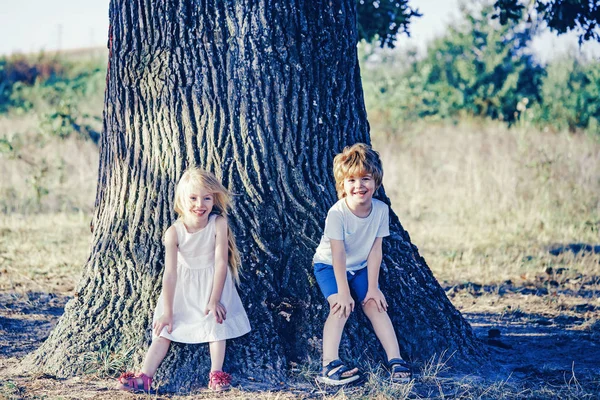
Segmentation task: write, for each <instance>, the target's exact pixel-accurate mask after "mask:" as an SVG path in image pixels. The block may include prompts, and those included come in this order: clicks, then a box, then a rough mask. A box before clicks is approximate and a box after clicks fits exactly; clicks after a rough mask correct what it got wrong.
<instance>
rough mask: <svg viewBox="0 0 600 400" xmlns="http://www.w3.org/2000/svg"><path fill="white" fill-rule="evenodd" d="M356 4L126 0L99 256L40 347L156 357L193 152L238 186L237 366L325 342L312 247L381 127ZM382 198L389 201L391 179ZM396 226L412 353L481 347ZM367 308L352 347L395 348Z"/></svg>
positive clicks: (247, 371) (387, 247) (112, 74)
mask: <svg viewBox="0 0 600 400" xmlns="http://www.w3.org/2000/svg"><path fill="white" fill-rule="evenodd" d="M356 20H357V17H356V4H355V1H354V0H345V1H341V0H340V1H319V0H309V1H289V0H286V1H268V0H258V1H249V0H238V1H222V0H206V1H199V0H168V1H167V0H162V1H156V0H155V1H150V0H127V1H124V0H113V1H111V4H110V21H111V25H110V32H109V50H110V51H109V53H110V54H109V66H108V74H107V89H106V96H105V108H104V130H103V134H102V137H101V143H100V169H99V178H98V187H97V197H96V208H95V212H94V216H93V222H92V225H93V238H92V244H91V251H90V257H89V259H88V261H87V263H86V265H85V267H84V269H83V273H82V277H81V281H80V283H79V285H78V288H77V293H76V294H75V297H74V298H73V299H72V300H71V301H70V302H69V303H68V304H67V306H66V307H65V313H64V315H63V316H62V318H61V319H60V321H59V323H58V325H57V327H56V328H55V329H54V331H53V332H52V334H51V335H50V337H49V338H48V339H47V340H46V342H45V343H44V344H43V345H42V346H41V347H40V348H39V349H38V351H37V352H36V353H35V354H33V355H31V356H30V357H29V358H28V359H27V360H26V361H25V362H26V363H29V364H30V365H35V366H36V368H38V369H40V370H42V371H45V372H47V373H51V374H54V375H57V376H68V375H72V374H77V373H81V372H83V371H85V369H86V362H88V361H86V360H89V354H90V353H93V352H98V351H100V350H103V351H105V352H106V351H110V352H114V353H126V352H127V350H128V349H130V348H135V349H137V351H136V353H135V356H134V357H133V358H132V360H131V362H130V364H131V365H130V367H132V368H135V367H136V366H137V365H139V362H140V359H141V356H142V355H143V353H144V352H145V350H146V348H147V344H148V340H149V338H150V330H149V328H150V316H151V313H152V310H153V309H154V305H155V302H156V299H157V297H158V294H159V291H160V285H161V279H160V277H161V273H162V270H163V244H162V235H163V232H164V231H165V229H166V228H167V227H168V226H169V225H170V224H171V223H172V222H173V221H174V219H175V214H174V212H173V193H174V187H175V183H176V181H177V179H178V178H179V176H180V175H181V173H182V171H183V170H184V169H185V168H186V167H187V166H190V165H197V166H200V167H202V168H206V169H208V170H210V171H213V172H214V173H215V174H216V175H217V177H218V178H219V179H221V180H222V181H223V183H224V184H225V186H227V187H228V188H230V190H231V191H232V192H233V193H235V194H236V196H235V208H234V211H233V214H232V216H231V218H230V220H231V223H232V224H233V228H234V231H235V233H236V235H237V240H238V245H239V247H240V249H241V253H242V261H243V266H244V275H243V277H242V283H241V286H240V289H239V291H240V294H241V297H242V300H243V302H244V304H245V306H246V308H247V311H248V314H249V317H250V321H251V324H252V326H253V331H252V332H251V333H250V334H248V335H246V336H245V337H243V338H240V339H236V340H233V341H231V342H229V345H228V346H229V348H228V352H227V356H226V362H225V363H226V365H225V366H226V368H227V369H228V370H229V371H232V372H234V373H235V374H238V376H242V377H246V376H252V377H254V378H256V379H262V380H265V381H268V382H274V381H278V380H280V379H282V378H283V377H284V375H285V374H286V370H287V369H288V367H289V366H290V365H292V364H293V363H306V362H308V360H309V359H313V360H315V359H318V358H319V354H320V344H319V339H320V337H321V329H322V324H323V322H324V320H325V317H326V314H327V312H328V310H327V307H326V303H325V301H324V299H323V298H322V295H321V294H320V292H319V290H318V288H317V287H316V284H315V280H314V277H313V275H312V267H311V258H312V254H313V251H314V249H315V247H316V245H317V243H318V240H319V238H320V234H321V232H322V227H323V223H324V218H325V215H326V213H327V210H328V208H329V207H330V206H331V205H332V204H333V203H334V202H335V201H336V191H335V187H334V180H333V176H332V172H331V166H332V160H333V157H334V155H335V154H336V153H337V152H339V151H340V150H341V149H342V148H343V147H344V146H346V145H349V144H352V143H355V142H366V143H369V142H370V140H369V127H368V123H367V116H366V112H365V106H364V101H363V93H362V88H361V81H360V70H359V65H358V59H357V47H356V44H357V39H358V33H357V25H356ZM407 173H408V172H407ZM378 197H379V198H381V199H383V200H384V201H385V202H387V203H389V199H388V198H387V197H386V195H385V192H384V190H383V189H380V191H379V193H378ZM398 201H402V199H398ZM390 228H391V236H390V237H389V238H388V239H386V240H385V241H384V252H385V255H384V262H383V265H382V270H383V271H382V273H381V286H382V289H383V291H384V293H386V294H387V297H388V302H389V304H390V315H391V318H392V320H393V322H394V326H395V327H396V329H397V333H398V337H399V340H400V344H401V348H402V353H403V355H404V356H405V357H406V358H408V359H411V360H414V361H416V362H418V361H423V360H427V359H429V358H430V357H432V356H434V355H436V354H437V355H440V354H442V353H443V352H444V351H447V354H453V360H454V361H455V362H456V363H458V364H469V363H472V362H476V361H478V360H480V359H481V358H482V356H481V355H482V352H481V349H480V347H479V341H478V340H477V339H476V338H475V337H474V335H473V332H472V330H471V327H470V326H469V324H468V323H467V322H465V320H464V319H463V317H462V316H461V315H460V313H459V312H458V311H456V309H455V308H454V307H453V306H452V304H451V303H450V301H449V300H448V299H447V297H446V296H445V293H444V291H443V290H442V288H441V287H440V286H439V284H438V283H437V281H436V280H435V278H434V277H433V275H432V273H431V271H430V269H429V268H428V267H427V264H426V263H425V260H424V259H423V258H422V257H421V256H420V255H419V252H418V250H417V247H416V246H414V245H413V244H412V243H411V241H410V237H409V235H408V233H407V232H406V231H405V230H404V229H403V228H402V226H401V224H400V222H399V220H398V218H397V216H396V215H394V214H393V212H392V213H391V227H390ZM356 314H357V315H356V316H355V317H353V318H351V319H350V321H349V324H348V327H347V329H346V334H345V339H344V342H343V343H344V345H343V349H342V350H343V352H344V353H345V354H347V355H348V356H349V357H353V358H355V359H357V360H360V359H368V358H375V359H377V357H379V356H381V354H382V350H381V349H380V346H379V344H378V342H377V340H376V339H375V337H374V334H373V333H372V331H371V329H369V325H368V322H366V320H365V318H364V316H363V315H361V313H360V312H357V313H356ZM86 355H87V356H86ZM208 360H209V356H208V350H207V347H206V346H202V345H178V344H174V345H173V346H172V348H171V351H170V352H169V353H168V355H167V358H166V359H165V361H164V362H163V364H162V365H161V367H160V369H159V373H158V377H157V378H158V380H159V381H162V383H163V388H164V389H165V390H169V389H179V390H187V389H189V388H192V387H195V386H198V385H205V382H206V375H207V373H208V369H209V362H208Z"/></svg>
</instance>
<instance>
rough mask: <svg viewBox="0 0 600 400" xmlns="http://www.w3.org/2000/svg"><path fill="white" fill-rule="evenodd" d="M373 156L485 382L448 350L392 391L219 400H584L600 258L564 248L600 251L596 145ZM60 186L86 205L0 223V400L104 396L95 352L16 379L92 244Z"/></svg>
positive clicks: (522, 136) (429, 145) (463, 131)
mask: <svg viewBox="0 0 600 400" xmlns="http://www.w3.org/2000/svg"><path fill="white" fill-rule="evenodd" d="M373 131H374V132H377V124H376V123H374V124H373ZM49 145H50V144H49ZM64 146H80V147H79V148H80V149H83V150H82V151H86V152H88V154H83V155H81V156H80V159H78V160H77V163H78V165H77V170H78V171H88V172H87V173H88V174H93V173H92V172H89V171H95V168H96V166H95V165H94V164H95V163H96V162H97V161H96V160H97V155H96V154H95V152H96V150H95V147H93V146H86V145H85V144H84V145H81V143H78V142H77V139H70V140H68V141H67V142H66V143H65V144H64ZM374 147H375V148H376V149H380V150H381V154H382V158H383V161H384V164H385V165H384V167H385V178H384V185H385V188H386V193H387V195H388V196H389V197H390V198H391V200H392V207H393V209H394V211H395V212H396V213H397V214H398V215H399V217H400V220H401V221H402V223H403V226H404V227H405V229H407V230H408V231H409V233H410V234H411V239H412V241H413V242H414V243H415V244H416V245H417V246H418V247H419V249H420V251H421V253H422V254H423V255H424V257H425V259H426V260H427V261H428V264H429V266H430V267H431V269H432V270H433V271H434V274H435V276H436V277H437V278H438V280H439V281H440V283H442V285H443V287H444V288H445V289H446V292H447V294H448V296H449V297H450V299H451V300H452V302H453V303H454V304H455V306H456V307H458V308H459V309H460V310H461V311H462V312H463V314H464V315H465V316H466V317H467V318H468V320H469V321H470V322H471V324H472V325H473V328H474V329H475V331H476V333H477V335H478V336H479V337H481V338H482V339H483V340H484V341H486V343H487V344H488V345H489V347H490V349H491V351H492V362H491V363H490V365H489V366H488V367H486V368H489V371H490V372H486V373H481V374H473V375H472V376H455V375H453V374H452V372H451V371H446V370H445V367H444V362H445V361H447V358H448V357H451V355H444V356H442V357H440V359H438V360H432V363H431V365H429V366H428V367H427V368H426V369H425V370H423V371H421V377H420V378H419V379H417V380H416V381H415V382H413V383H411V384H409V385H404V386H401V387H394V386H391V385H389V384H387V383H386V382H385V381H384V380H383V379H382V378H381V376H379V375H377V374H376V372H377V371H372V374H371V378H370V380H369V381H368V382H367V384H366V385H365V386H364V387H362V388H347V389H345V390H342V391H340V392H337V393H336V392H327V391H321V390H320V389H319V388H317V387H313V386H312V385H311V384H309V382H310V375H311V374H314V371H304V372H303V373H302V374H298V375H297V376H294V378H295V379H294V380H293V381H294V382H296V383H294V384H293V385H291V386H290V387H289V388H288V390H284V391H269V390H266V391H265V389H264V388H256V389H255V391H251V392H247V391H244V390H241V389H239V390H238V389H236V390H234V391H232V392H231V393H229V394H228V395H225V396H219V397H225V398H257V397H260V398H267V399H276V398H321V397H327V398H340V399H343V398H370V397H377V398H398V397H399V398H456V397H458V398H573V399H575V398H578V399H579V398H596V396H597V393H599V392H600V367H599V366H598V361H597V360H600V345H599V344H598V343H599V339H600V296H599V294H600V254H598V253H597V252H596V253H594V251H593V250H594V248H593V247H592V248H591V249H589V248H588V249H586V248H585V246H581V245H579V246H578V245H576V244H591V245H598V242H599V233H598V232H599V230H600V212H599V211H600V208H599V207H600V203H599V201H600V199H599V194H600V172H599V171H600V143H599V142H598V140H597V139H595V138H592V137H588V136H586V135H583V134H578V135H572V134H555V133H544V132H539V131H535V130H530V129H526V128H519V129H510V130H509V129H507V128H505V127H504V125H501V124H499V123H492V122H478V121H467V122H463V123H461V124H458V125H443V124H441V125H431V124H430V125H422V126H412V127H410V128H408V129H406V130H405V131H401V132H400V131H399V132H394V133H393V134H392V135H387V136H384V135H377V134H376V133H375V134H374ZM3 162H4V163H5V165H4V166H3V167H5V168H7V164H6V161H3ZM48 162H50V161H48ZM19 173H21V171H19V170H17V169H15V170H13V179H17V178H20V179H22V178H23V177H19V176H18V175H19ZM15 175H16V176H15ZM22 180H24V179H22ZM57 182H58V181H57ZM59 186H60V185H59ZM59 186H57V187H56V188H54V191H55V192H61V193H62V192H64V193H67V194H72V195H73V196H80V197H81V198H85V200H82V199H78V200H77V199H75V197H74V199H73V203H77V204H83V202H84V201H85V202H88V209H87V210H88V211H78V212H68V211H62V212H42V213H15V212H13V213H6V214H1V215H0V232H2V235H1V239H0V298H1V299H2V301H1V304H2V308H0V321H1V322H2V323H1V326H2V328H1V330H2V336H1V337H0V366H1V370H2V372H1V373H0V396H2V397H4V398H105V399H109V398H114V397H115V396H116V394H115V393H114V392H113V391H111V390H110V388H111V387H112V386H113V377H112V376H111V375H113V374H114V370H115V369H117V368H118V366H119V364H118V362H119V360H115V359H111V357H110V355H108V354H106V355H102V354H99V355H98V359H97V360H96V362H95V364H94V365H95V366H96V368H92V369H91V370H90V374H89V375H86V376H81V377H76V378H72V379H69V380H66V381H62V380H57V379H53V377H51V376H35V375H33V376H32V375H28V374H27V373H26V372H18V360H19V358H21V357H23V356H24V355H25V354H27V353H28V352H30V351H32V350H34V349H35V348H36V347H37V346H38V345H39V343H41V341H43V340H44V338H45V337H46V336H47V334H48V332H49V330H50V329H51V328H52V326H53V325H54V324H55V323H56V321H57V319H58V317H59V316H60V315H61V313H62V308H63V307H64V304H65V302H66V301H67V300H68V299H69V297H70V296H71V295H72V293H73V290H74V287H75V285H76V282H77V279H78V275H79V271H80V270H81V267H82V266H83V264H84V263H85V260H86V257H87V252H88V248H89V237H90V235H89V220H90V213H89V209H90V208H89V204H91V202H92V201H93V196H92V194H93V191H94V188H95V181H94V179H93V176H91V177H90V176H86V177H83V178H82V179H81V181H71V180H63V186H64V187H59ZM75 187H77V188H78V190H76V189H75ZM22 190H23V191H24V190H25V189H22ZM48 207H49V206H48ZM82 208H84V207H82ZM553 253H554V254H557V255H554V254H553ZM111 362H112V363H113V364H112V365H111ZM121 362H122V361H121ZM139 396H140V395H138V397H139ZM211 396H212V394H210V393H196V394H194V398H209V397H211ZM127 397H131V398H135V397H136V396H135V395H127ZM141 397H144V396H141ZM151 397H152V398H190V397H189V396H171V397H169V396H162V395H155V396H151Z"/></svg>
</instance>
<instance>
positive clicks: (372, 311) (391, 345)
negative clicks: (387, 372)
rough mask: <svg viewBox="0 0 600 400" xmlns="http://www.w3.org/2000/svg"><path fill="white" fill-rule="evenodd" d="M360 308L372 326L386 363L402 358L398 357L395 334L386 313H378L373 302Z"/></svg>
mask: <svg viewBox="0 0 600 400" xmlns="http://www.w3.org/2000/svg"><path fill="white" fill-rule="evenodd" d="M362 308H363V311H364V313H365V315H366V316H367V318H369V321H371V324H372V325H373V330H374V331H375V335H377V338H378V339H379V342H381V345H382V346H383V349H384V350H385V354H386V355H387V359H388V361H389V360H391V359H392V358H402V357H401V356H400V346H399V345H398V338H397V337H396V332H395V331H394V326H393V325H392V320H390V316H389V315H388V313H387V312H386V311H383V312H379V310H378V309H377V304H376V303H375V301H373V300H369V301H368V302H367V303H366V304H365V305H364V306H362Z"/></svg>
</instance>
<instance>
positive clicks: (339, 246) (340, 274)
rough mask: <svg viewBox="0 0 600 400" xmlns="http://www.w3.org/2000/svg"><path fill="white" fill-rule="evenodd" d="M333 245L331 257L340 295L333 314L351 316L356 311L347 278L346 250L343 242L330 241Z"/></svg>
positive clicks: (332, 308) (333, 308)
mask: <svg viewBox="0 0 600 400" xmlns="http://www.w3.org/2000/svg"><path fill="white" fill-rule="evenodd" d="M329 243H330V244H331V257H332V259H333V274H334V275H335V283H337V288H338V293H337V299H336V304H334V306H333V307H331V311H332V313H333V314H337V313H338V312H340V311H341V314H340V318H341V317H342V316H349V315H350V313H351V312H352V311H354V299H352V295H350V286H348V278H347V276H346V249H345V248H344V241H343V240H335V239H329Z"/></svg>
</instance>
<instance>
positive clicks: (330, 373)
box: [316, 360, 360, 386]
mask: <svg viewBox="0 0 600 400" xmlns="http://www.w3.org/2000/svg"><path fill="white" fill-rule="evenodd" d="M352 369H353V368H349V367H347V366H346V365H344V363H343V362H341V361H340V360H333V361H332V362H330V363H329V364H327V365H326V366H324V367H323V371H322V372H321V376H318V377H317V378H316V380H317V382H319V383H324V384H326V385H333V386H339V385H345V384H348V383H352V382H355V381H357V380H358V379H360V373H359V372H358V371H356V372H354V373H353V374H352V375H350V376H342V375H343V374H344V373H345V372H349V371H352Z"/></svg>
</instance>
